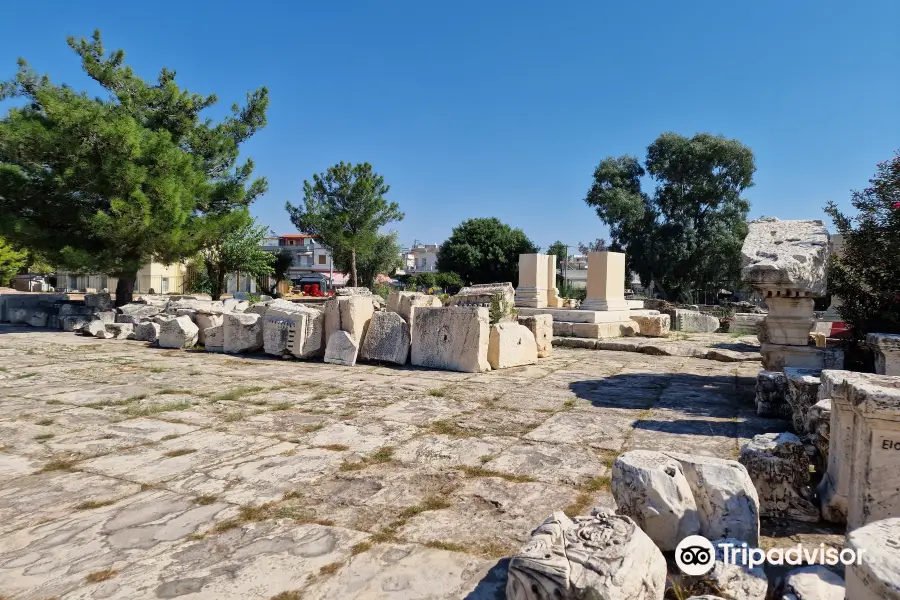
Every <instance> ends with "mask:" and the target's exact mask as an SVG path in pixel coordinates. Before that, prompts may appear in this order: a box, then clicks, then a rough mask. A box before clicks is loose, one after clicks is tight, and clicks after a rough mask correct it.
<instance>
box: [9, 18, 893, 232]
mask: <svg viewBox="0 0 900 600" xmlns="http://www.w3.org/2000/svg"><path fill="white" fill-rule="evenodd" d="M897 23H900V2H896V0H870V1H865V2H857V3H849V2H836V1H831V0H826V1H818V2H811V1H792V2H784V1H777V2H776V1H768V0H757V1H755V2H749V3H746V2H745V3H733V2H712V1H699V0H698V1H690V0H689V1H687V2H671V1H669V2H664V1H659V2H657V1H644V2H615V3H613V2H556V3H551V2H537V1H531V0H520V1H515V2H513V1H502V2H501V1H493V2H483V1H482V2H477V1H474V0H460V1H457V2H452V3H451V2H444V3H437V2H425V1H422V0H419V1H415V2H414V1H407V0H403V1H400V0H387V1H383V2H375V1H368V2H355V1H347V2H315V3H313V2H282V3H276V2H258V3H246V2H241V3H237V2H230V1H220V2H200V1H194V0H191V1H184V0H182V1H181V2H163V1H159V2H152V3H135V2H121V1H118V2H99V1H96V2H85V3H81V2H70V1H67V2H62V1H44V2H40V3H37V4H33V5H29V7H28V9H27V10H25V9H24V8H23V9H22V10H19V11H17V12H15V13H13V12H11V11H7V12H6V14H5V18H4V19H3V20H2V21H0V77H2V78H6V77H9V76H11V75H12V74H13V73H14V72H15V60H16V58H17V57H19V56H22V57H24V58H26V59H27V60H28V61H29V62H30V63H31V64H32V66H33V67H34V68H35V69H36V70H37V71H39V72H42V73H48V74H50V75H51V77H53V79H54V80H56V81H58V82H66V83H69V84H71V85H72V86H73V87H76V88H79V89H88V90H90V91H93V88H92V87H91V85H90V84H91V82H90V81H89V80H88V79H87V78H86V77H85V76H84V75H83V74H82V73H81V70H80V67H79V63H78V61H77V58H76V57H75V55H74V54H73V53H72V52H71V50H70V49H69V48H68V47H67V46H66V44H65V37H66V36H67V35H84V36H89V35H90V34H91V32H92V31H93V29H94V28H100V29H101V30H102V32H103V35H104V43H105V45H106V46H107V48H123V49H124V50H125V51H126V55H127V58H126V60H127V61H128V63H129V64H131V65H132V66H133V67H134V68H135V70H136V71H137V72H138V73H140V74H141V75H143V76H145V77H148V78H152V77H155V75H156V74H157V73H158V71H159V68H160V67H162V66H166V67H169V68H172V69H175V70H176V71H177V72H178V81H179V83H180V84H181V85H182V86H183V87H186V88H188V89H190V90H192V91H196V92H202V93H213V92H214V93H216V94H217V95H218V96H219V98H220V101H221V104H220V106H219V107H218V110H217V111H215V112H214V113H213V116H215V114H221V113H222V112H223V111H225V110H227V109H228V107H229V106H230V105H231V103H232V102H235V101H243V98H244V95H245V93H246V92H247V91H249V90H251V89H253V88H255V87H258V86H262V85H266V86H268V87H269V90H270V93H271V106H270V111H269V117H268V118H269V124H268V127H267V128H266V129H265V130H263V131H262V132H260V133H259V134H258V135H257V136H256V137H254V138H253V139H252V140H251V141H250V142H249V143H247V144H246V146H245V148H244V155H247V156H252V157H253V159H254V160H255V161H256V165H257V173H258V174H259V175H265V176H266V177H267V178H268V179H269V183H270V188H269V192H268V194H266V196H265V197H263V198H261V199H260V200H259V201H258V202H257V204H256V205H255V207H254V209H253V210H254V213H255V214H256V215H257V216H258V217H259V218H260V220H261V221H263V222H264V223H266V224H267V225H269V226H271V227H273V228H274V229H276V230H277V231H279V232H281V233H288V232H292V231H294V229H293V227H292V226H291V224H290V221H289V220H288V218H287V215H286V213H285V211H284V209H283V207H284V203H285V201H286V200H290V201H292V202H297V201H299V200H300V199H301V197H302V182H303V179H308V178H310V177H311V175H312V173H314V172H320V171H324V170H325V169H326V168H327V167H328V166H329V165H331V164H334V163H336V162H338V161H340V160H345V161H354V162H356V161H368V162H370V163H372V164H373V165H374V167H375V169H376V170H377V171H378V172H380V173H382V174H383V175H384V176H385V178H386V180H387V182H388V183H389V184H390V185H391V192H390V194H389V197H390V198H392V199H393V200H395V201H397V202H399V203H400V205H401V208H402V209H403V210H404V211H405V213H406V219H405V220H404V221H402V222H401V223H397V224H394V225H393V226H392V228H393V229H396V230H397V231H398V232H399V234H400V239H401V242H402V243H403V244H405V245H409V244H411V243H412V242H413V241H414V240H419V241H422V242H440V241H442V240H444V239H445V238H446V237H447V236H448V235H449V233H450V230H451V229H452V227H453V226H455V225H457V224H458V223H459V222H461V221H462V220H464V219H467V218H471V217H488V216H496V217H499V218H500V219H501V220H503V221H505V222H507V223H509V224H511V225H513V226H516V227H521V228H522V229H523V230H524V231H525V232H526V233H527V234H528V235H529V237H531V238H532V239H533V240H534V241H535V242H536V243H537V244H539V245H540V246H543V247H546V246H547V245H549V244H550V243H551V242H552V241H553V240H555V239H561V240H563V241H564V242H567V243H569V244H576V243H577V242H579V241H588V240H591V239H594V238H596V237H601V236H604V235H605V234H606V228H605V227H604V226H603V225H602V224H601V223H600V221H599V219H598V218H597V216H596V214H595V213H594V212H593V211H592V210H591V209H590V208H589V207H587V206H586V205H585V204H584V200H583V198H584V195H585V193H586V191H587V190H588V188H589V186H590V183H591V175H592V172H593V169H594V167H595V166H596V165H597V163H598V162H599V161H600V160H601V159H602V158H604V157H605V156H609V155H619V154H626V153H627V154H635V155H638V156H639V157H643V156H644V153H645V149H646V147H647V145H648V144H649V143H650V142H652V141H653V140H654V139H655V137H656V136H657V135H659V134H660V133H661V132H663V131H675V132H678V133H681V134H684V135H692V134H694V133H696V132H699V131H707V132H711V133H716V134H723V135H726V136H728V137H732V138H737V139H739V140H741V141H742V142H743V143H745V144H747V145H748V146H750V148H752V150H753V151H754V153H755V155H756V164H757V173H756V175H755V181H756V185H755V187H753V188H750V189H749V190H747V192H746V197H747V198H749V199H750V201H751V203H752V209H751V217H756V216H760V215H770V216H777V217H780V218H783V219H799V218H826V217H825V215H824V214H823V213H822V210H821V208H822V206H823V205H824V204H825V202H826V201H827V200H829V199H834V200H836V201H838V202H839V203H840V204H841V205H843V206H845V207H849V197H850V194H849V192H850V190H851V189H853V188H862V187H865V184H866V181H867V179H868V178H869V177H870V176H871V175H872V174H873V172H874V168H875V164H876V163H877V162H880V161H882V160H884V159H886V158H889V157H890V156H891V155H892V153H893V151H894V150H895V149H897V148H900V120H898V118H897V114H898V113H897V109H898V104H897V101H898V98H900V75H898V72H897V66H896V59H897V57H898V56H900V36H898V34H897V30H896V26H897Z"/></svg>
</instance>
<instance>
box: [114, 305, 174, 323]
mask: <svg viewBox="0 0 900 600" xmlns="http://www.w3.org/2000/svg"><path fill="white" fill-rule="evenodd" d="M163 311H164V307H162V306H159V305H154V304H138V303H135V302H132V303H131V304H124V305H122V306H120V307H119V312H121V313H122V314H123V315H126V316H129V317H138V318H147V319H148V318H150V317H154V316H156V315H158V314H160V313H161V312H163Z"/></svg>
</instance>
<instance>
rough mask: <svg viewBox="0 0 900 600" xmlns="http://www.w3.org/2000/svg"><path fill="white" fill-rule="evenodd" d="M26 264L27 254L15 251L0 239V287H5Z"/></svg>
mask: <svg viewBox="0 0 900 600" xmlns="http://www.w3.org/2000/svg"><path fill="white" fill-rule="evenodd" d="M27 263H28V253H27V252H24V251H20V250H16V249H15V248H13V247H12V246H10V245H9V244H8V243H7V242H6V240H4V239H3V238H0V287H5V286H7V285H9V284H10V282H12V280H13V278H14V277H15V276H16V274H18V272H19V270H20V269H22V268H23V267H24V266H25V265H26V264H27Z"/></svg>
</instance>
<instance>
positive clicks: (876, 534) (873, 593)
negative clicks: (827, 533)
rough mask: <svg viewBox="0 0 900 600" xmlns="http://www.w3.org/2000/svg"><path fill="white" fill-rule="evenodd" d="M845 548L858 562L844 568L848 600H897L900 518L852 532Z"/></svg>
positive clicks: (899, 592) (878, 522) (899, 596)
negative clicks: (853, 553)
mask: <svg viewBox="0 0 900 600" xmlns="http://www.w3.org/2000/svg"><path fill="white" fill-rule="evenodd" d="M844 547H845V548H847V549H850V550H853V551H854V552H856V554H857V557H858V560H857V561H856V562H854V564H852V565H847V570H846V574H845V577H846V588H847V598H848V599H850V600H900V518H892V519H884V520H882V521H875V522H873V523H869V524H868V525H865V526H863V527H860V528H859V529H855V530H853V531H851V532H850V533H849V535H847V542H846V544H845V545H844Z"/></svg>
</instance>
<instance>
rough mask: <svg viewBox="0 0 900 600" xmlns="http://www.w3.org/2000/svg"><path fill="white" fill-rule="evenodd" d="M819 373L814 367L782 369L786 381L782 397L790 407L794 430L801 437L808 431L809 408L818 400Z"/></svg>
mask: <svg viewBox="0 0 900 600" xmlns="http://www.w3.org/2000/svg"><path fill="white" fill-rule="evenodd" d="M820 373H821V371H819V370H816V369H798V368H796V367H787V368H785V370H784V378H785V383H786V386H785V395H784V399H785V400H786V401H787V403H788V404H789V405H790V407H791V421H792V422H793V425H794V432H795V433H797V435H799V436H801V437H802V436H805V435H807V434H808V433H809V432H808V431H807V430H806V422H807V421H808V419H809V409H810V408H811V407H812V405H813V404H815V403H816V402H818V401H819V383H820V381H819V375H820Z"/></svg>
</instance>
